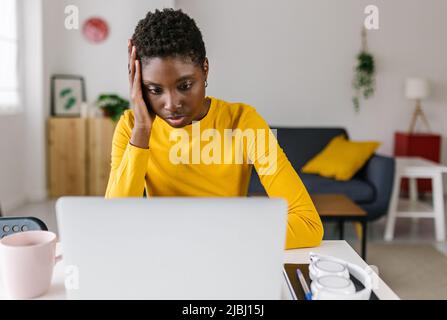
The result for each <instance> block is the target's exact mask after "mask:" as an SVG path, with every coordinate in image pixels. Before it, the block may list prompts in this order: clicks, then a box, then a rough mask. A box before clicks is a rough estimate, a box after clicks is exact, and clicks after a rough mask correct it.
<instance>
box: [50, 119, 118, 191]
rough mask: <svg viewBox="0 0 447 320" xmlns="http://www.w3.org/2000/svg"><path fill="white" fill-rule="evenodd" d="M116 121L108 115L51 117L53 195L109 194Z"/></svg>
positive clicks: (51, 185)
mask: <svg viewBox="0 0 447 320" xmlns="http://www.w3.org/2000/svg"><path fill="white" fill-rule="evenodd" d="M115 125H116V124H115V123H114V122H112V121H111V120H110V119H108V118H50V119H48V132H47V134H48V187H49V192H48V194H49V197H51V198H56V197H61V196H65V195H77V196H83V195H95V196H103V195H104V194H105V191H106V187H107V180H108V177H109V172H110V153H111V150H112V138H113V132H114V130H115Z"/></svg>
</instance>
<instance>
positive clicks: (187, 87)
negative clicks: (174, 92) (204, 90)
mask: <svg viewBox="0 0 447 320" xmlns="http://www.w3.org/2000/svg"><path fill="white" fill-rule="evenodd" d="M191 86H192V83H191V82H185V83H183V84H182V85H180V87H179V89H180V90H188V89H190V88H191Z"/></svg>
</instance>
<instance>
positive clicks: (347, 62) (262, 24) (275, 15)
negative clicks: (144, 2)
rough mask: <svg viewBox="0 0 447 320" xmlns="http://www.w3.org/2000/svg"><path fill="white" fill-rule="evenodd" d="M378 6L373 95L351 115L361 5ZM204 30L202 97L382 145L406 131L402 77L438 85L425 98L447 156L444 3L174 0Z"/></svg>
mask: <svg viewBox="0 0 447 320" xmlns="http://www.w3.org/2000/svg"><path fill="white" fill-rule="evenodd" d="M369 4H375V5H377V6H378V7H379V13H380V15H379V18H380V29H379V30H377V31H369V33H368V47H369V49H370V51H371V52H372V53H373V54H374V57H375V58H376V64H377V77H376V80H377V92H376V95H375V96H374V98H372V99H370V100H368V101H366V102H363V103H362V104H361V111H360V113H358V114H356V113H355V112H354V108H353V106H352V103H351V98H352V93H353V92H352V89H351V80H352V76H353V67H354V65H355V56H356V54H357V53H358V51H359V49H360V43H361V42H360V31H361V26H362V24H363V21H364V18H365V17H366V15H365V14H364V8H365V7H366V5H369ZM176 5H177V7H178V8H182V9H183V10H184V11H185V12H187V13H189V14H190V15H191V16H192V17H193V18H194V19H195V20H196V22H197V24H198V25H199V28H201V31H202V33H203V35H204V38H205V39H204V40H205V45H206V47H207V53H208V57H209V59H210V75H209V81H208V82H209V87H208V94H211V95H214V96H217V97H221V98H223V99H227V100H230V101H243V102H246V103H249V104H252V105H253V106H255V107H256V108H257V110H258V111H259V112H260V113H261V114H262V115H263V116H264V117H265V118H266V119H267V121H268V122H269V123H270V124H274V125H290V126H344V127H346V128H347V129H348V131H349V133H350V135H351V138H352V139H359V140H360V139H376V140H379V141H381V142H382V145H381V147H380V149H379V152H380V153H384V154H388V155H391V154H392V152H393V133H394V132H395V131H396V130H406V129H407V128H408V125H409V122H410V116H411V112H412V110H413V108H414V104H413V103H412V102H410V101H407V100H406V99H405V98H404V95H403V85H404V79H405V77H407V76H411V75H418V76H426V77H428V78H429V79H430V80H431V81H432V82H433V84H434V88H433V89H434V92H433V95H432V96H431V97H430V98H429V99H428V100H427V101H424V102H423V107H424V110H425V111H426V114H427V116H428V119H429V121H430V124H431V127H432V129H433V131H435V132H439V133H441V134H442V135H443V136H444V145H443V161H444V163H447V139H446V136H447V59H446V57H447V40H446V39H447V38H446V31H447V19H446V18H445V15H446V13H447V1H445V0H393V1H384V0H382V1H374V0H343V1H334V0H299V1H296V0H277V1H256V0H226V1H206V0H177V1H176Z"/></svg>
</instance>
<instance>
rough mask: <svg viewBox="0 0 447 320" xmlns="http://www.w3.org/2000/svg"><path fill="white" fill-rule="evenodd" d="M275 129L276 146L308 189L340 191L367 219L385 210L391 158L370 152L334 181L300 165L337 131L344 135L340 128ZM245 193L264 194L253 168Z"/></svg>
mask: <svg viewBox="0 0 447 320" xmlns="http://www.w3.org/2000/svg"><path fill="white" fill-rule="evenodd" d="M272 129H276V130H277V138H278V142H279V144H280V146H281V147H282V149H283V150H284V152H285V153H286V155H287V157H288V159H289V160H290V162H291V163H292V165H293V167H294V168H295V170H296V171H297V172H298V175H299V176H300V178H301V180H302V181H303V183H304V185H305V186H306V188H307V190H308V191H309V193H342V194H345V195H347V196H348V197H349V198H351V199H352V200H353V201H354V202H355V203H357V204H358V205H360V206H361V207H362V208H363V209H364V210H365V211H366V212H367V213H368V220H369V221H371V220H376V219H378V218H379V217H381V216H382V215H384V214H386V213H387V210H388V205H389V201H390V197H391V190H392V187H393V177H394V167H395V163H394V159H393V158H390V157H385V156H381V155H377V154H374V155H373V156H372V157H371V158H370V159H369V161H368V162H367V163H366V164H365V165H364V166H363V168H361V169H360V171H359V172H357V174H356V175H355V176H354V177H353V178H352V179H351V180H349V181H336V180H334V179H329V178H324V177H321V176H319V175H314V174H304V173H302V172H301V167H302V166H303V165H304V164H305V163H306V162H307V161H308V160H310V159H311V158H312V157H314V156H315V155H316V154H317V153H319V152H320V151H321V150H323V148H324V147H325V146H326V145H327V144H328V143H329V141H330V140H331V139H332V138H334V137H335V136H337V135H339V134H344V135H345V136H346V137H347V138H348V133H347V132H346V130H345V129H343V128H285V127H272ZM248 193H249V195H254V194H256V195H259V194H265V191H264V187H263V186H262V185H261V183H260V181H259V177H258V175H257V174H256V171H255V170H253V173H252V177H251V181H250V186H249V192H248Z"/></svg>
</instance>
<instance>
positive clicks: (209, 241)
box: [56, 197, 287, 299]
mask: <svg viewBox="0 0 447 320" xmlns="http://www.w3.org/2000/svg"><path fill="white" fill-rule="evenodd" d="M56 212H57V223H58V229H59V236H60V240H61V245H62V250H63V261H64V265H65V268H66V269H65V270H72V272H71V273H70V272H69V273H68V274H69V276H73V275H76V277H77V278H76V279H75V282H74V283H75V284H76V285H72V286H68V287H66V289H67V297H68V298H69V299H280V298H281V288H282V284H283V278H282V277H283V276H282V269H283V258H284V247H285V234H286V224H287V203H286V201H285V200H283V199H279V198H278V199H273V198H263V197H254V198H194V197H184V198H167V197H160V198H151V199H145V198H120V199H112V200H106V199H104V198H100V197H62V198H60V199H59V200H58V201H57V203H56ZM73 270H74V271H75V272H74V271H73ZM67 280H68V279H67V278H66V281H65V283H66V284H67V283H70V281H67ZM71 280H73V279H71Z"/></svg>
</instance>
